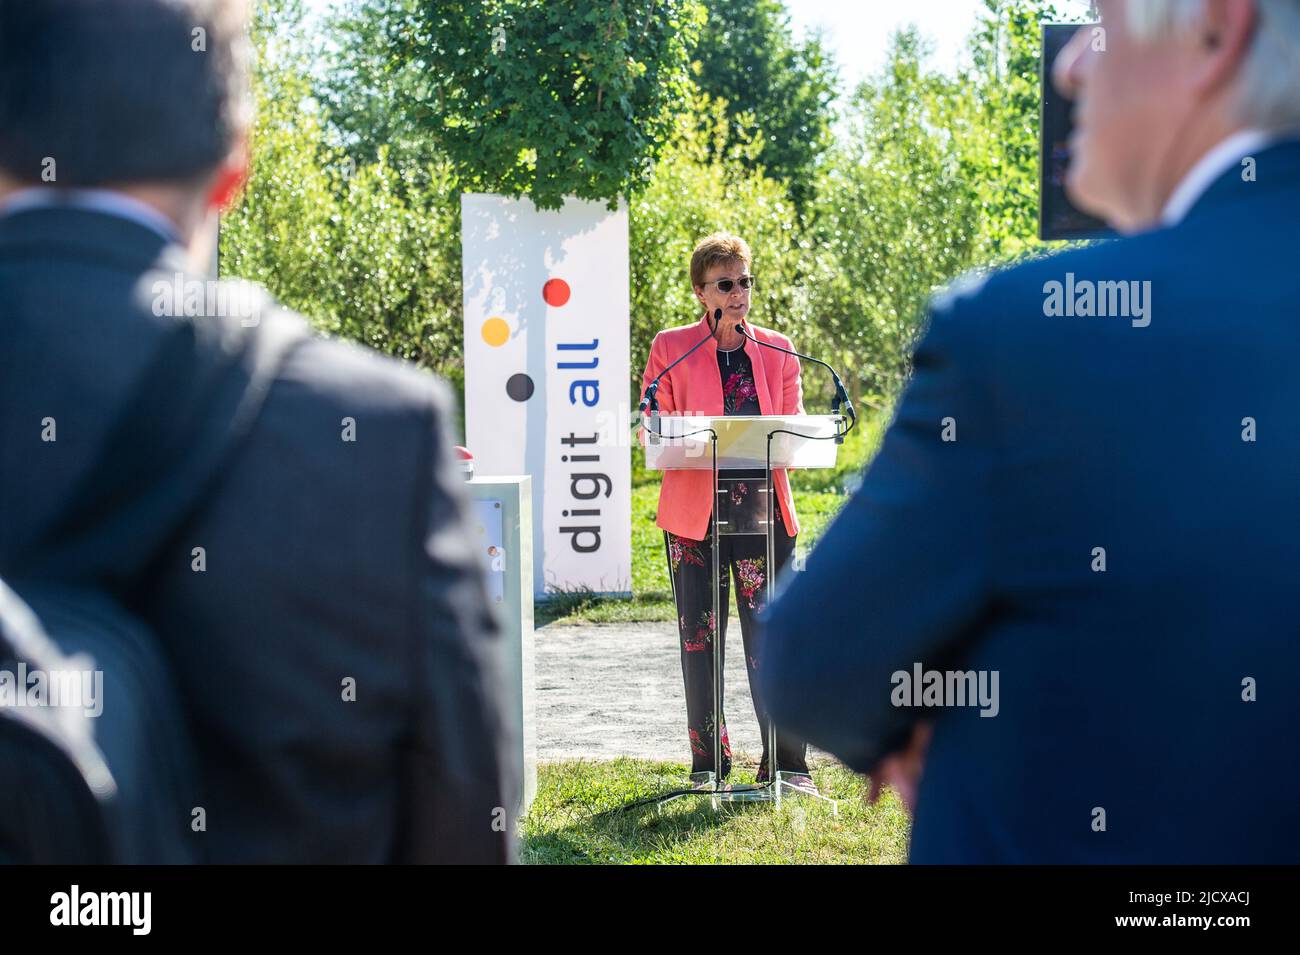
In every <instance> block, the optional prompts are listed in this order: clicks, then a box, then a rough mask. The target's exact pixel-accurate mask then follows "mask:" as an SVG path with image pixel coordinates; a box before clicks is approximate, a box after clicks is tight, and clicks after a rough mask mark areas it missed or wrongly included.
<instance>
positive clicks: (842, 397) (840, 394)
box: [718, 309, 858, 444]
mask: <svg viewBox="0 0 1300 955" xmlns="http://www.w3.org/2000/svg"><path fill="white" fill-rule="evenodd" d="M718 311H719V312H721V311H722V310H721V309H719V310H718ZM736 331H738V332H740V334H742V335H744V336H745V337H746V338H748V339H749V340H750V341H751V342H753V343H754V344H755V345H761V346H762V347H764V348H773V349H775V350H776V351H779V352H785V353H786V354H787V355H794V357H795V358H799V359H802V360H803V361H811V362H815V363H817V364H818V365H821V366H823V367H824V368H825V369H826V370H827V371H829V372H830V373H831V378H832V379H834V381H835V398H834V399H833V400H832V401H831V414H839V413H840V405H841V404H843V405H844V412H845V414H847V415H848V416H849V427H848V429H847V430H846V431H845V432H844V434H848V433H849V431H852V430H853V429H854V428H855V427H857V424H858V413H857V412H856V411H854V410H853V402H852V401H851V400H850V399H849V392H848V389H847V388H845V387H844V382H843V381H841V380H840V375H839V372H837V371H836V370H835V369H834V368H832V367H831V366H830V365H828V364H827V363H826V362H824V361H822V360H821V359H820V358H813V357H812V356H811V355H804V354H801V353H799V352H797V351H791V350H790V349H789V348H782V347H781V346H780V345H773V344H772V343H771V342H761V341H759V340H758V339H757V338H755V337H754V336H753V335H751V334H750V333H749V332H748V331H746V329H745V322H744V320H743V319H742V320H740V321H739V322H737V323H736ZM842 439H843V435H841V437H840V440H837V441H836V443H837V444H839V443H840V441H842Z"/></svg>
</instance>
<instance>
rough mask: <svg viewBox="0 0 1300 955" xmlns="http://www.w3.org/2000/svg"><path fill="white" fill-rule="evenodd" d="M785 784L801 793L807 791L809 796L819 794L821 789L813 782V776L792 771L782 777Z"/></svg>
mask: <svg viewBox="0 0 1300 955" xmlns="http://www.w3.org/2000/svg"><path fill="white" fill-rule="evenodd" d="M782 782H784V783H785V784H786V785H787V786H791V787H793V788H795V789H797V790H799V792H801V793H807V794H808V795H809V796H820V795H821V790H819V789H818V788H817V784H816V783H815V782H813V778H812V777H811V776H809V775H807V774H806V773H794V774H792V775H789V776H786V777H784V778H783V779H782Z"/></svg>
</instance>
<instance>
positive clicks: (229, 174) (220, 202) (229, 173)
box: [208, 139, 249, 212]
mask: <svg viewBox="0 0 1300 955" xmlns="http://www.w3.org/2000/svg"><path fill="white" fill-rule="evenodd" d="M248 169H249V154H248V143H247V141H246V140H242V139H241V140H240V141H239V142H238V143H237V144H236V146H235V148H234V149H232V150H231V151H230V155H229V156H228V157H227V158H226V161H225V162H223V163H222V164H221V166H220V167H219V168H218V169H217V173H216V176H215V177H214V178H213V180H212V188H211V189H209V190H208V208H209V209H219V210H220V211H222V212H225V211H226V210H228V209H229V208H230V207H231V206H233V205H234V204H235V200H237V199H238V198H239V193H240V190H242V189H243V188H244V183H246V182H247V181H248Z"/></svg>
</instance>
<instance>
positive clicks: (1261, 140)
mask: <svg viewBox="0 0 1300 955" xmlns="http://www.w3.org/2000/svg"><path fill="white" fill-rule="evenodd" d="M1274 138H1275V137H1274V135H1273V134H1272V133H1269V132H1268V131H1266V130H1263V129H1253V128H1251V129H1241V130H1238V131H1237V132H1235V133H1233V134H1232V135H1231V136H1229V137H1227V138H1226V139H1224V140H1223V141H1222V142H1220V143H1219V144H1218V145H1217V146H1215V147H1214V148H1212V149H1211V150H1210V151H1209V152H1207V153H1206V154H1205V155H1204V156H1202V157H1201V158H1200V159H1199V160H1198V161H1197V163H1196V165H1194V166H1192V168H1191V169H1190V170H1188V172H1187V175H1185V176H1184V177H1183V181H1182V182H1180V183H1179V184H1178V188H1176V189H1175V190H1174V191H1173V193H1172V194H1171V195H1170V196H1169V201H1168V202H1166V203H1165V208H1164V211H1163V212H1162V213H1161V214H1160V224H1161V225H1163V226H1175V225H1177V224H1178V223H1180V222H1182V221H1183V218H1184V217H1185V216H1186V215H1187V213H1189V212H1190V211H1191V210H1192V206H1194V205H1196V202H1197V200H1199V199H1200V198H1201V196H1203V195H1205V192H1206V190H1208V189H1209V188H1210V186H1211V185H1213V184H1214V182H1215V180H1217V179H1218V178H1219V177H1220V176H1222V175H1223V174H1224V173H1225V172H1227V171H1228V170H1229V169H1231V168H1232V167H1233V166H1236V165H1237V164H1238V163H1240V162H1241V160H1242V159H1243V158H1245V157H1246V156H1249V155H1251V154H1252V153H1257V152H1260V151H1261V150H1263V149H1264V148H1266V147H1267V146H1268V145H1269V144H1270V143H1271V142H1272V141H1273V139H1274Z"/></svg>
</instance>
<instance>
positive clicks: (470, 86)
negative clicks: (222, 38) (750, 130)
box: [372, 0, 704, 209]
mask: <svg viewBox="0 0 1300 955" xmlns="http://www.w3.org/2000/svg"><path fill="white" fill-rule="evenodd" d="M380 10H381V16H380V17H379V18H378V19H377V20H376V21H375V23H376V27H375V30H374V31H373V33H372V35H373V36H374V38H375V39H376V41H377V42H378V44H379V46H380V49H381V50H382V57H383V61H384V63H385V64H386V67H387V72H388V74H389V75H391V76H393V77H397V78H398V79H396V80H395V81H394V82H393V83H392V84H391V85H390V86H389V87H388V90H389V91H390V92H392V93H393V94H395V95H396V96H397V98H398V100H397V102H396V103H394V104H392V105H393V106H394V107H396V108H397V109H400V110H402V111H404V112H405V113H406V114H407V115H408V116H409V117H411V119H412V121H413V122H414V124H415V125H416V127H417V128H418V129H419V130H421V131H422V132H423V133H424V134H426V135H427V136H428V137H429V138H430V139H431V141H433V142H435V143H437V144H438V147H439V149H440V150H441V151H442V152H443V153H444V154H445V155H446V156H447V157H448V160H449V162H450V164H451V168H452V169H453V170H454V172H455V174H456V177H457V179H458V181H459V183H460V186H461V188H463V189H465V190H467V191H485V192H495V193H501V194H504V195H527V196H529V197H530V198H532V200H533V202H534V203H536V204H537V206H538V207H539V208H543V209H554V208H559V206H560V205H561V204H562V202H563V200H564V198H565V197H566V196H577V197H579V198H583V199H604V200H609V201H610V203H611V205H612V204H613V203H614V202H615V201H617V198H618V197H619V196H626V195H632V194H634V193H636V192H637V191H638V190H639V189H640V188H642V187H643V186H644V185H645V183H646V182H647V181H648V180H649V178H650V173H651V170H652V169H653V166H654V161H655V159H656V158H657V157H658V154H659V151H660V149H661V148H662V146H663V144H664V142H665V141H666V139H667V136H668V133H669V132H670V131H671V129H672V126H673V122H674V114H675V105H676V104H677V103H679V102H680V101H681V100H682V98H683V97H684V95H685V92H686V88H687V82H688V78H689V76H688V63H689V53H690V49H691V47H692V46H693V45H694V42H695V39H696V37H697V36H698V33H699V29H700V26H701V24H702V23H703V19H704V12H703V8H702V7H701V6H700V4H699V2H698V0H574V2H570V3H563V4H559V3H548V2H545V0H439V2H438V3H416V2H401V0H396V2H393V0H390V2H387V3H385V4H383V5H381V8H380Z"/></svg>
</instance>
